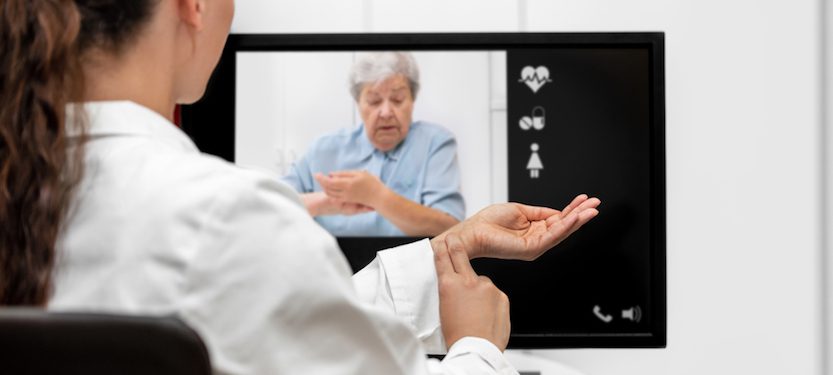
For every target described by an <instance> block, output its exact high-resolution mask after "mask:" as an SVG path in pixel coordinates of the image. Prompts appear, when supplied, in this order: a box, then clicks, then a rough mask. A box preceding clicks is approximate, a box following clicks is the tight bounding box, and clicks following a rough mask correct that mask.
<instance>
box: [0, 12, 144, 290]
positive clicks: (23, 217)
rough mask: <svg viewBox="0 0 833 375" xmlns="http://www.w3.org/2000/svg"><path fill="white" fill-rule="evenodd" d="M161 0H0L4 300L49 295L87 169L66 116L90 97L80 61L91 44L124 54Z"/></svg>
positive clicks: (0, 280)
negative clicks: (67, 218)
mask: <svg viewBox="0 0 833 375" xmlns="http://www.w3.org/2000/svg"><path fill="white" fill-rule="evenodd" d="M158 2H159V0H0V48H2V53H0V223H2V224H0V305H39V306H43V305H45V304H46V303H47V301H48V298H49V294H50V290H51V280H52V276H51V274H52V266H53V263H54V260H55V258H56V256H55V240H56V238H57V236H58V232H59V229H60V226H61V222H62V219H63V217H64V215H65V212H66V208H67V206H68V204H69V200H70V196H71V193H72V190H73V187H74V186H75V185H76V184H77V183H78V181H79V179H80V176H81V158H82V154H81V153H82V150H83V147H74V148H72V149H73V150H76V151H74V152H69V153H68V152H67V150H68V147H67V146H70V145H69V141H68V139H67V134H66V129H65V120H66V117H67V116H68V114H67V112H66V105H67V103H69V102H72V101H78V100H81V99H82V98H83V97H84V80H83V71H82V61H83V59H84V58H85V56H87V55H88V54H89V52H90V51H91V50H93V49H95V50H98V51H103V52H107V53H114V54H118V53H119V52H120V51H121V50H122V49H124V48H125V47H126V46H127V45H128V44H129V43H130V42H131V40H132V39H134V36H135V35H136V34H137V33H138V32H139V30H140V29H141V27H142V26H143V25H144V24H146V23H147V22H148V20H149V19H150V18H151V15H152V14H153V12H154V7H155V5H156V3H158ZM79 123H80V122H79ZM79 142H83V139H81V140H80V141H79Z"/></svg>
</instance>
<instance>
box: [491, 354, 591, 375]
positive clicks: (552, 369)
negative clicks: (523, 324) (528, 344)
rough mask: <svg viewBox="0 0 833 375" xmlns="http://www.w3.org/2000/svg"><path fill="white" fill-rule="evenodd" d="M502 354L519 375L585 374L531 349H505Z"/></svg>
mask: <svg viewBox="0 0 833 375" xmlns="http://www.w3.org/2000/svg"><path fill="white" fill-rule="evenodd" d="M504 355H505V356H506V359H508V360H509V363H511V364H512V365H513V366H515V368H516V369H517V370H518V372H519V373H520V375H585V374H584V373H583V372H581V371H578V370H576V369H574V368H572V367H570V366H567V365H564V364H561V363H558V362H556V361H554V360H552V359H549V358H545V357H542V356H539V355H535V353H534V352H533V351H531V350H517V349H512V350H507V351H506V352H505V353H504Z"/></svg>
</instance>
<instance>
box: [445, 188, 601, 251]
mask: <svg viewBox="0 0 833 375" xmlns="http://www.w3.org/2000/svg"><path fill="white" fill-rule="evenodd" d="M600 203H601V201H599V199H598V198H588V197H587V195H585V194H581V195H579V196H577V197H575V199H573V201H572V202H570V204H569V205H567V207H565V208H564V209H563V210H561V211H559V210H554V209H552V208H546V207H535V206H527V205H523V204H519V203H504V204H496V205H491V206H489V207H486V208H484V209H483V210H481V211H480V212H478V213H477V214H475V215H474V216H472V217H471V218H469V219H467V220H466V221H463V222H461V223H459V224H457V225H455V226H454V227H451V228H450V229H449V230H447V231H446V232H444V233H442V234H440V235H439V236H437V237H435V238H434V239H432V240H431V244H432V246H434V244H435V242H436V243H437V246H441V244H440V243H441V242H442V241H445V237H446V236H448V235H451V234H455V235H456V236H457V237H458V238H459V239H460V242H462V244H463V245H462V246H463V247H464V248H465V250H466V253H467V254H468V256H469V259H474V258H480V257H487V258H500V259H519V260H534V259H536V258H538V257H539V256H541V255H542V254H544V253H545V252H547V250H549V249H551V248H552V247H554V246H555V245H557V244H558V243H560V242H561V241H563V240H564V239H565V238H567V237H569V236H570V234H572V233H573V232H575V231H576V230H577V229H578V228H581V226H582V225H584V224H586V223H587V222H588V221H590V219H592V218H594V217H596V215H598V213H599V211H598V210H597V209H596V207H598V206H599V204H600Z"/></svg>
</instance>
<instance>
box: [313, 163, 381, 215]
mask: <svg viewBox="0 0 833 375" xmlns="http://www.w3.org/2000/svg"><path fill="white" fill-rule="evenodd" d="M315 180H316V181H318V183H319V184H320V185H321V188H322V190H324V192H325V193H327V195H328V196H330V197H332V198H335V199H337V200H339V201H344V202H352V203H358V204H362V205H365V206H368V207H376V205H378V204H379V200H380V199H384V195H385V193H386V192H387V191H388V190H389V189H388V187H387V186H385V184H384V183H383V182H382V180H380V179H379V177H376V176H374V175H372V174H370V173H369V172H367V171H338V172H332V173H330V174H329V175H326V176H325V175H324V174H321V173H316V174H315Z"/></svg>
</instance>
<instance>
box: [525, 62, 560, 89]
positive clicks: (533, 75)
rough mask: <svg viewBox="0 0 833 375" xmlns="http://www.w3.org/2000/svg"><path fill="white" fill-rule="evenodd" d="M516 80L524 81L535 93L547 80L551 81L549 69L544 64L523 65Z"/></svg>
mask: <svg viewBox="0 0 833 375" xmlns="http://www.w3.org/2000/svg"><path fill="white" fill-rule="evenodd" d="M518 82H524V83H526V85H527V86H529V88H530V89H532V92H535V93H537V92H538V90H539V89H540V88H541V87H543V86H544V84H546V83H547V82H552V80H551V79H550V70H549V69H547V67H546V66H543V65H541V66H539V67H537V68H535V67H532V66H525V67H524V68H523V69H522V70H521V79H519V80H518Z"/></svg>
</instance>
